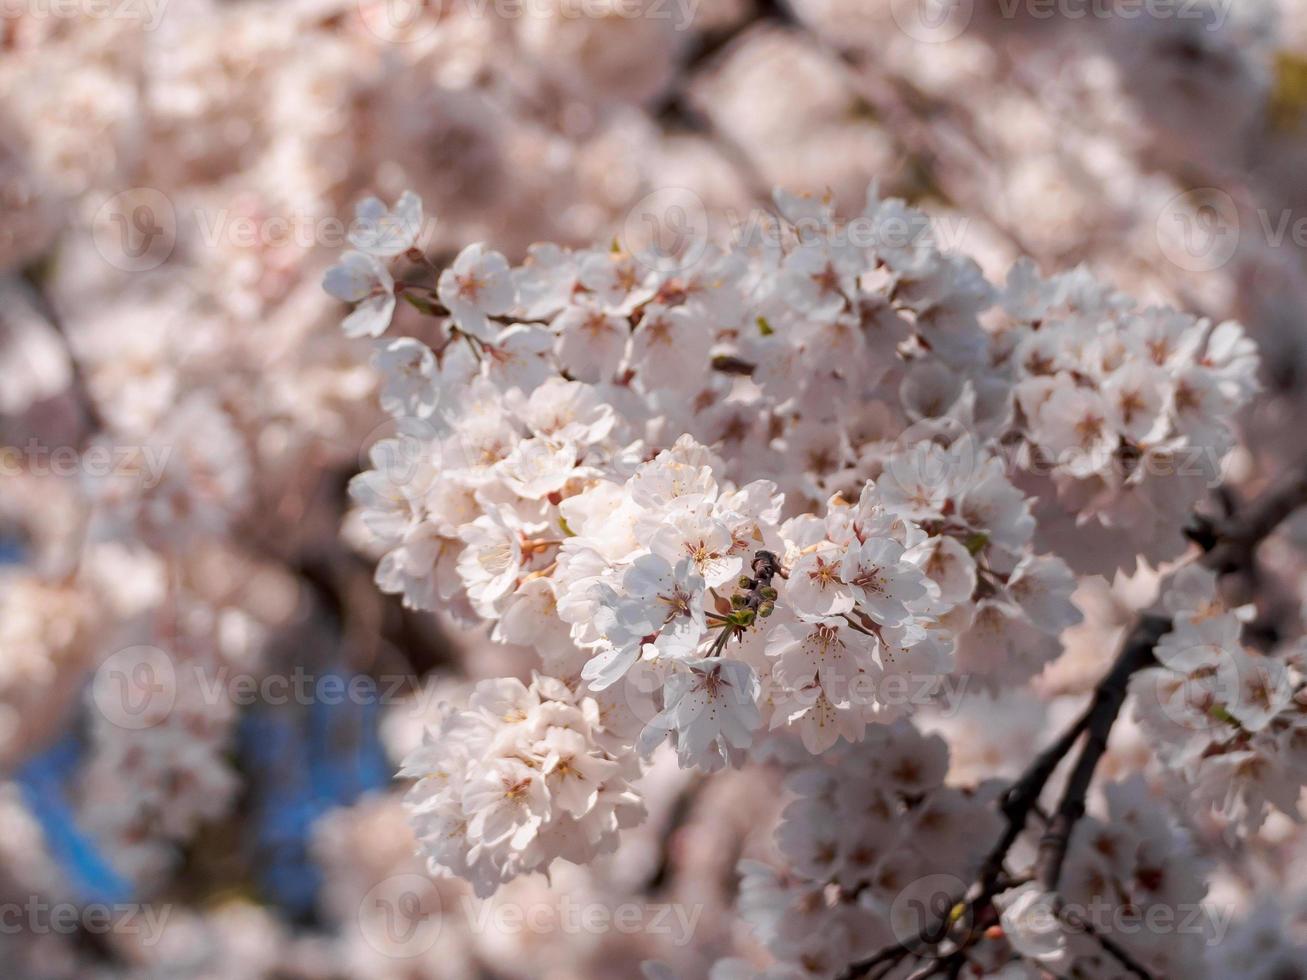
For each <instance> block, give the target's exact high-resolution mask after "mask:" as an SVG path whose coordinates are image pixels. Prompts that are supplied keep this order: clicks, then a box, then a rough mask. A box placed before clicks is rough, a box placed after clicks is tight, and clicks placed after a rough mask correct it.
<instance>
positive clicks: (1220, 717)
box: [1131, 565, 1307, 832]
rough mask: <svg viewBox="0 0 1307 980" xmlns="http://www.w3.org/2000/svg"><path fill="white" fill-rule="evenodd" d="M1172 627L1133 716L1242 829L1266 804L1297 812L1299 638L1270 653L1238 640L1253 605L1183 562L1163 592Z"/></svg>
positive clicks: (1304, 746)
mask: <svg viewBox="0 0 1307 980" xmlns="http://www.w3.org/2000/svg"><path fill="white" fill-rule="evenodd" d="M1162 599H1163V603H1164V605H1165V607H1166V609H1167V611H1168V612H1169V613H1170V614H1171V616H1172V617H1173V623H1174V626H1173V629H1172V631H1171V632H1170V633H1168V634H1167V635H1166V636H1165V637H1163V638H1162V641H1161V642H1160V643H1159V644H1158V645H1157V649H1156V654H1157V659H1158V660H1159V661H1160V665H1159V666H1157V667H1153V668H1150V669H1148V670H1144V671H1140V672H1139V673H1138V674H1136V675H1135V677H1134V679H1133V681H1132V683H1131V691H1132V693H1133V694H1134V697H1135V715H1136V718H1137V720H1138V722H1139V724H1140V726H1141V727H1142V728H1143V730H1144V731H1145V732H1146V733H1147V734H1148V735H1149V737H1150V739H1151V741H1152V743H1153V746H1154V749H1155V751H1156V753H1157V757H1158V758H1159V759H1160V760H1161V762H1162V763H1163V764H1164V765H1165V766H1166V767H1167V768H1168V769H1169V770H1171V771H1172V772H1173V773H1174V774H1175V775H1176V776H1177V777H1178V778H1179V779H1181V780H1183V783H1184V786H1185V791H1186V793H1187V794H1188V795H1189V797H1190V798H1191V799H1194V800H1196V801H1198V802H1200V803H1202V804H1204V805H1207V806H1211V807H1214V808H1215V809H1216V810H1218V811H1219V812H1220V813H1221V814H1222V815H1223V816H1224V817H1225V818H1226V819H1227V820H1229V822H1230V823H1231V824H1232V825H1234V826H1236V827H1239V828H1241V829H1243V830H1246V831H1248V832H1252V831H1255V830H1256V829H1257V828H1258V827H1260V826H1261V824H1262V821H1263V820H1264V819H1265V817H1266V814H1267V809H1268V806H1273V807H1275V808H1276V809H1278V810H1280V811H1282V812H1283V813H1285V814H1288V815H1290V816H1291V817H1293V818H1294V819H1298V797H1299V794H1300V792H1301V790H1302V787H1303V785H1304V783H1307V704H1305V703H1304V700H1305V699H1304V697H1303V692H1304V690H1307V670H1304V661H1303V653H1304V651H1303V650H1302V648H1301V645H1296V646H1292V647H1290V648H1288V649H1284V650H1276V651H1274V652H1272V653H1270V654H1264V653H1262V652H1260V651H1257V650H1254V649H1251V648H1249V647H1247V646H1246V645H1245V644H1244V643H1243V642H1241V639H1240V638H1241V636H1242V634H1243V627H1244V624H1245V622H1246V621H1247V619H1248V618H1249V616H1250V615H1251V608H1250V607H1243V608H1233V609H1232V608H1229V607H1227V606H1226V605H1225V604H1224V603H1223V602H1222V600H1221V598H1220V596H1219V594H1218V592H1217V588H1216V577H1215V575H1214V574H1213V573H1212V572H1210V571H1207V570H1206V569H1203V568H1201V567H1198V566H1193V565H1187V566H1185V567H1184V568H1182V569H1181V570H1180V571H1179V572H1177V573H1176V575H1175V576H1174V578H1173V579H1172V580H1171V582H1170V584H1169V586H1168V588H1167V589H1166V590H1165V592H1164V593H1163V597H1162Z"/></svg>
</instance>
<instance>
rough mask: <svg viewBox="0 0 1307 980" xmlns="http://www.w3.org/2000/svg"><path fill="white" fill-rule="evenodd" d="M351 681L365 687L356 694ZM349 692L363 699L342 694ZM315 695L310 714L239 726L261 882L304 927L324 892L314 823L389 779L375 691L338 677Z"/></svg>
mask: <svg viewBox="0 0 1307 980" xmlns="http://www.w3.org/2000/svg"><path fill="white" fill-rule="evenodd" d="M356 677H361V680H360V681H355V680H354V678H356ZM352 681H353V682H354V683H355V684H356V685H360V684H361V685H362V686H361V687H358V688H351V682H352ZM327 682H330V683H329V684H328V683H327ZM351 690H362V691H365V692H366V696H364V697H355V698H353V699H351V698H350V697H349V696H347V695H346V694H343V693H340V692H349V691H351ZM311 693H312V697H311V699H310V703H309V705H308V707H307V710H306V711H303V712H301V711H296V710H294V709H293V708H290V707H279V708H265V709H258V710H252V711H248V712H246V713H245V715H244V716H243V717H242V718H241V724H240V763H241V769H242V771H243V772H244V774H245V775H246V777H247V779H248V787H249V794H250V804H251V816H252V822H253V826H254V828H255V830H254V833H255V840H254V842H253V845H254V848H255V852H256V854H255V857H256V861H255V868H256V874H257V875H258V876H259V880H260V884H261V885H262V887H263V890H264V892H265V893H266V897H267V899H268V900H269V901H270V902H272V903H274V904H276V905H277V906H279V907H280V908H281V909H282V910H283V911H284V912H285V913H286V915H287V916H289V917H290V918H292V919H294V920H296V921H299V922H311V921H312V920H313V918H314V915H315V913H316V910H317V897H318V889H319V888H320V887H321V884H322V877H321V873H320V872H319V870H318V869H317V867H316V866H315V865H314V863H313V861H312V858H311V857H310V855H309V850H308V845H309V835H310V832H311V830H312V827H313V824H314V822H315V821H316V820H318V818H319V817H321V816H322V815H323V814H325V813H326V812H327V811H328V810H331V809H334V808H335V807H339V806H348V805H349V804H351V803H353V802H354V801H355V800H357V799H358V798H359V797H360V796H362V795H363V794H364V793H367V792H369V791H371V790H378V789H382V788H384V787H385V786H387V785H388V784H389V783H390V780H391V776H392V773H391V767H390V765H389V763H388V761H387V759H386V754H385V750H384V748H383V747H382V744H381V738H380V733H379V730H378V723H379V720H380V706H379V704H378V700H379V697H378V692H377V687H376V685H375V684H372V683H371V682H370V680H369V679H368V678H366V677H362V676H361V675H355V674H352V673H347V672H346V671H344V670H341V669H335V670H332V671H330V672H328V673H326V674H324V675H322V676H321V677H320V678H319V679H318V684H317V686H316V688H315V689H314V690H313V692H311ZM337 694H339V695H340V696H339V697H337V696H336V695H337Z"/></svg>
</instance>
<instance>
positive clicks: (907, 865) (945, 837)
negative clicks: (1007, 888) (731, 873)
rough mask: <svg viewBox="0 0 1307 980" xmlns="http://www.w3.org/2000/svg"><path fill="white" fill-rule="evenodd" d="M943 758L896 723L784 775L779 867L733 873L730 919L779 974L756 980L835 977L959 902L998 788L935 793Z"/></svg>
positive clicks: (994, 822) (748, 867)
mask: <svg viewBox="0 0 1307 980" xmlns="http://www.w3.org/2000/svg"><path fill="white" fill-rule="evenodd" d="M948 756H949V753H948V746H947V745H946V744H945V742H944V740H943V739H942V738H941V737H940V736H938V735H923V734H921V733H920V732H918V731H917V730H916V729H915V728H914V727H913V726H912V724H911V723H909V722H907V721H900V722H896V723H895V724H893V725H886V726H883V727H880V728H877V729H874V730H873V732H871V733H869V734H868V737H867V740H866V742H865V743H864V744H862V745H858V746H852V747H850V746H847V745H845V746H841V747H839V748H837V749H835V750H833V751H831V752H827V753H825V754H823V756H822V758H821V760H820V761H818V762H815V763H814V762H812V761H809V762H807V763H806V764H802V765H799V766H796V767H795V768H794V770H793V771H792V772H791V773H790V775H789V778H788V780H787V783H786V785H787V788H788V789H789V790H790V792H792V793H793V794H794V797H795V798H794V799H793V800H792V801H791V802H790V803H789V804H788V805H787V806H786V807H785V811H784V814H783V817H782V821H781V824H780V826H779V827H778V828H777V831H776V845H777V847H778V848H779V850H780V853H781V856H782V858H783V859H784V861H785V865H784V867H783V868H782V869H781V870H779V871H778V870H776V869H774V868H772V867H770V866H768V865H765V864H762V863H759V862H756V861H745V862H743V863H742V864H741V867H740V872H741V875H742V881H741V885H740V900H739V909H740V915H741V916H742V917H743V918H744V920H745V921H746V922H747V923H748V924H749V925H750V926H751V927H752V929H753V930H754V932H755V933H756V934H757V935H758V937H759V938H760V939H761V940H762V941H763V943H764V944H765V945H766V946H767V949H768V950H769V951H770V952H771V954H772V955H773V956H774V957H775V958H776V960H777V963H778V966H777V968H776V970H775V971H774V972H773V973H769V974H766V976H776V977H784V978H799V977H832V976H836V975H838V974H839V973H840V972H841V971H842V970H843V969H844V967H845V966H846V965H847V964H849V963H852V962H855V961H857V960H860V959H865V958H867V957H869V956H871V955H872V954H874V953H876V952H877V951H878V950H879V949H881V948H883V947H886V946H892V945H894V944H895V943H896V942H903V943H907V942H909V941H911V940H913V939H915V938H916V937H917V936H918V934H919V933H921V932H922V931H924V930H926V929H927V928H929V927H930V926H931V925H933V924H934V922H935V921H937V917H941V918H942V917H943V915H944V914H945V913H947V912H948V910H949V909H950V908H951V907H952V906H953V904H954V902H956V901H957V900H958V899H959V898H960V897H961V894H962V892H963V891H964V889H965V885H964V881H966V880H969V878H970V876H971V875H972V874H974V873H975V871H976V870H977V867H978V866H979V863H980V860H981V859H982V857H983V855H984V853H985V851H986V850H987V849H988V848H989V846H990V845H991V844H992V843H993V841H994V840H995V839H996V838H997V835H998V833H999V831H1000V829H1001V819H1000V818H999V817H998V816H997V815H996V813H995V812H994V808H993V806H992V803H993V799H994V795H995V793H996V792H997V790H998V787H997V785H996V784H989V785H985V786H981V787H980V788H978V789H976V790H962V789H958V788H955V787H951V786H946V785H945V784H944V777H945V775H946V774H947V772H948ZM725 969H726V967H725V965H719V970H725ZM758 975H759V974H757V973H752V972H750V973H741V976H758ZM714 976H716V974H714Z"/></svg>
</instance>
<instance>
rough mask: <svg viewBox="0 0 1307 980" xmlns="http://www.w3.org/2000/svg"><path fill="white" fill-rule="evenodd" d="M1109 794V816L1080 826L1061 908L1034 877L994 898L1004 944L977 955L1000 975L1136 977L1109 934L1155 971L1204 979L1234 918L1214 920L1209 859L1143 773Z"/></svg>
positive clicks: (1110, 788)
mask: <svg viewBox="0 0 1307 980" xmlns="http://www.w3.org/2000/svg"><path fill="white" fill-rule="evenodd" d="M1104 795H1105V796H1106V803H1107V806H1106V811H1107V812H1106V814H1105V815H1104V817H1103V818H1102V819H1100V818H1098V817H1093V816H1091V817H1086V818H1085V819H1084V820H1083V822H1082V823H1081V824H1080V826H1078V827H1077V828H1076V831H1075V842H1076V846H1075V847H1074V849H1073V850H1072V851H1071V853H1070V854H1069V856H1068V860H1067V864H1066V867H1065V869H1064V870H1063V874H1062V880H1061V885H1060V888H1059V893H1060V897H1061V902H1062V904H1061V905H1060V906H1059V905H1058V903H1057V901H1056V898H1055V896H1053V895H1052V894H1051V893H1049V892H1047V891H1043V890H1041V889H1040V887H1039V885H1038V884H1037V883H1035V882H1029V883H1026V884H1023V885H1020V886H1018V887H1016V888H1013V889H1011V890H1009V891H1007V892H1004V893H1003V894H1001V895H1000V896H999V897H998V902H999V906H1000V907H1001V909H1002V915H1001V920H1000V921H1001V923H1002V940H1001V941H999V942H995V943H991V944H989V946H988V948H986V947H984V946H982V947H981V949H980V952H979V954H978V956H979V958H980V959H981V961H982V962H986V963H987V964H989V965H991V966H992V967H993V969H994V972H997V971H998V970H999V969H1000V968H1004V969H1007V970H1008V971H1010V972H1008V973H1004V974H1002V975H1003V976H1010V977H1011V978H1012V980H1018V978H1025V977H1029V978H1031V980H1035V978H1038V977H1041V976H1044V975H1045V973H1044V971H1052V972H1053V973H1055V974H1056V975H1057V976H1074V977H1116V976H1123V975H1131V971H1128V970H1127V971H1125V973H1124V974H1123V973H1122V970H1123V967H1122V965H1121V962H1120V961H1119V960H1118V959H1117V958H1116V957H1114V956H1113V955H1112V954H1111V953H1109V952H1108V951H1107V950H1106V949H1105V948H1104V946H1103V945H1102V943H1101V942H1099V941H1098V940H1097V939H1096V938H1095V937H1096V936H1098V935H1107V936H1110V937H1111V939H1112V940H1113V941H1115V942H1116V943H1118V944H1120V946H1121V947H1122V948H1123V949H1124V950H1125V951H1126V952H1127V953H1128V954H1129V956H1130V957H1131V958H1132V959H1133V960H1134V961H1135V962H1136V963H1139V964H1141V965H1142V966H1143V967H1144V968H1145V969H1147V970H1148V971H1150V974H1151V975H1152V976H1156V977H1200V976H1206V975H1207V972H1206V969H1205V967H1204V962H1203V961H1204V957H1205V956H1206V955H1208V954H1209V952H1210V950H1211V948H1212V947H1213V946H1214V945H1216V944H1217V943H1218V942H1219V941H1220V939H1221V938H1222V935H1221V934H1222V933H1223V932H1224V927H1225V926H1226V925H1228V922H1225V921H1217V920H1218V918H1219V912H1220V910H1219V907H1218V906H1208V905H1204V904H1203V899H1204V896H1205V895H1206V893H1207V885H1206V883H1205V882H1204V880H1203V876H1204V874H1205V872H1206V870H1207V867H1206V863H1205V862H1204V861H1203V860H1202V859H1201V858H1200V857H1199V856H1198V854H1197V853H1196V851H1195V849H1194V846H1193V844H1192V842H1191V840H1190V839H1189V838H1188V836H1187V835H1185V834H1184V833H1183V832H1182V831H1179V830H1176V829H1175V828H1174V826H1173V824H1172V823H1171V821H1170V820H1169V819H1168V817H1167V815H1166V811H1165V809H1164V807H1163V805H1162V802H1161V801H1159V800H1157V799H1156V798H1154V797H1153V796H1151V795H1150V790H1149V789H1148V785H1147V783H1146V782H1145V781H1144V779H1143V778H1141V777H1138V776H1136V777H1134V778H1132V779H1129V780H1127V781H1125V782H1122V783H1113V784H1111V785H1108V786H1106V787H1104ZM1013 953H1015V954H1016V956H1015V957H1014V956H1013ZM1009 961H1011V962H1009Z"/></svg>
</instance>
